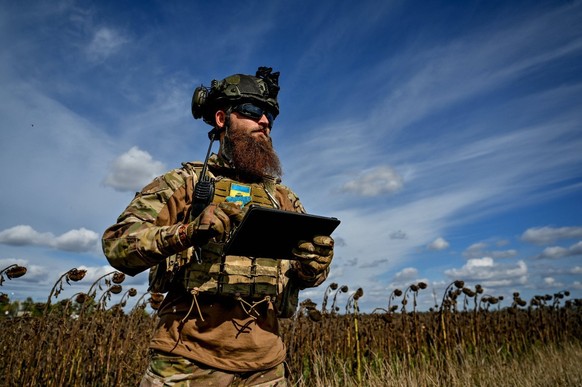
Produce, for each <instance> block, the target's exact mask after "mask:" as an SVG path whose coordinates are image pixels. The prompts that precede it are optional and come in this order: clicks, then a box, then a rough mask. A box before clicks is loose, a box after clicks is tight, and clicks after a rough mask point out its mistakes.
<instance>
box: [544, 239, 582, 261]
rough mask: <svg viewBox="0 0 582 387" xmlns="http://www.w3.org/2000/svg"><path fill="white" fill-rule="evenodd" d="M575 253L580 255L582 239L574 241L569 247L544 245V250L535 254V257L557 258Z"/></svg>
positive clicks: (581, 252) (581, 253)
mask: <svg viewBox="0 0 582 387" xmlns="http://www.w3.org/2000/svg"><path fill="white" fill-rule="evenodd" d="M577 255H582V241H580V242H578V243H575V244H573V245H572V246H570V247H562V246H550V247H546V248H545V249H544V251H542V253H541V254H540V255H538V256H537V258H540V259H541V258H550V259H557V258H565V257H574V256H577Z"/></svg>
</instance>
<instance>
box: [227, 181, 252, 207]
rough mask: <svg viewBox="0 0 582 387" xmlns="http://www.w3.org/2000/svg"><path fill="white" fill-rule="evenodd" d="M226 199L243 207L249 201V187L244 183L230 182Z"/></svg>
mask: <svg viewBox="0 0 582 387" xmlns="http://www.w3.org/2000/svg"><path fill="white" fill-rule="evenodd" d="M226 201H227V202H230V203H236V204H238V205H239V206H241V207H244V206H245V205H246V204H248V203H249V202H250V201H251V187H250V186H249V185H244V184H231V185H230V192H229V195H228V196H227V197H226Z"/></svg>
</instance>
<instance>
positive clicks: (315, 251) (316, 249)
mask: <svg viewBox="0 0 582 387" xmlns="http://www.w3.org/2000/svg"><path fill="white" fill-rule="evenodd" d="M332 253H333V246H332V247H329V246H318V245H315V244H313V243H311V242H307V241H300V242H299V244H298V245H297V247H295V248H294V249H293V254H294V255H296V256H304V257H306V259H312V258H307V257H311V256H314V255H318V256H319V255H322V256H328V255H330V254H332Z"/></svg>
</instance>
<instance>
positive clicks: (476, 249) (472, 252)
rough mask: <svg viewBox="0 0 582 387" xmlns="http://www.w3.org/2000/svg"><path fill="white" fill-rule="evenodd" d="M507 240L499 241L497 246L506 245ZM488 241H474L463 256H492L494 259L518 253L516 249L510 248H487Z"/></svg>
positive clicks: (509, 256) (513, 255)
mask: <svg viewBox="0 0 582 387" xmlns="http://www.w3.org/2000/svg"><path fill="white" fill-rule="evenodd" d="M506 244H507V241H501V242H497V243H496V246H503V245H506ZM487 246H488V245H487V243H485V242H478V243H474V244H472V245H471V246H469V247H468V248H467V249H466V250H465V251H463V256H464V257H466V258H480V257H484V256H487V257H491V258H494V259H499V258H511V257H515V256H516V255H517V250H515V249H508V250H487V249H486V248H487Z"/></svg>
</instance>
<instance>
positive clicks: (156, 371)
mask: <svg viewBox="0 0 582 387" xmlns="http://www.w3.org/2000/svg"><path fill="white" fill-rule="evenodd" d="M286 371H287V370H286V366H285V364H284V363H281V364H279V365H278V366H276V367H273V368H270V369H267V370H261V371H254V372H244V373H234V372H225V371H219V370H217V369H215V368H211V367H207V366H205V365H203V364H201V363H197V362H194V361H191V360H188V359H185V358H183V357H180V356H175V355H171V354H167V353H163V352H159V351H151V352H150V363H149V365H148V368H147V370H146V372H145V374H144V376H143V378H142V380H141V383H140V387H158V386H159V387H162V386H173V387H190V386H241V387H242V386H254V387H286V386H289V383H288V381H287V378H286Z"/></svg>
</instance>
